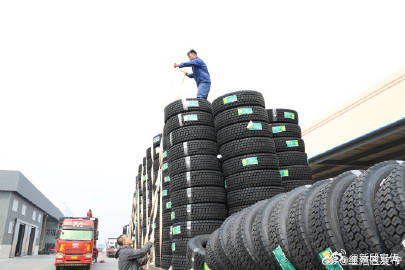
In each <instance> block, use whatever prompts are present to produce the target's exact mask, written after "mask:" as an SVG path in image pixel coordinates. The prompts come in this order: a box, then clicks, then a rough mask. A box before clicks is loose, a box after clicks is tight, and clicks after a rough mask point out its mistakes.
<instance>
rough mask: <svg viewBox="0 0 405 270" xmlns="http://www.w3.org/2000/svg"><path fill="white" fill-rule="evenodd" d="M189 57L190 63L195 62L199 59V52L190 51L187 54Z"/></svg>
mask: <svg viewBox="0 0 405 270" xmlns="http://www.w3.org/2000/svg"><path fill="white" fill-rule="evenodd" d="M187 56H188V59H190V61H191V60H194V59H196V58H197V52H196V51H195V50H190V51H189V52H188V53H187Z"/></svg>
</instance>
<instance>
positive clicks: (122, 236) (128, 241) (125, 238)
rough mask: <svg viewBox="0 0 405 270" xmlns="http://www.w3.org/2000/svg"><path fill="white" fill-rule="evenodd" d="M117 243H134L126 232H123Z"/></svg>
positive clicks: (126, 244)
mask: <svg viewBox="0 0 405 270" xmlns="http://www.w3.org/2000/svg"><path fill="white" fill-rule="evenodd" d="M117 243H118V245H120V246H130V245H132V241H131V239H129V237H128V236H126V235H125V234H121V235H120V236H119V237H118V238H117Z"/></svg>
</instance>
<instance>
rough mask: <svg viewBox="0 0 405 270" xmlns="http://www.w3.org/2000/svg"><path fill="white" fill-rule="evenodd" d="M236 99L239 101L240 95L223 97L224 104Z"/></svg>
mask: <svg viewBox="0 0 405 270" xmlns="http://www.w3.org/2000/svg"><path fill="white" fill-rule="evenodd" d="M235 101H238V97H237V96H235V95H233V96H227V97H224V98H223V102H224V104H228V103H232V102H235Z"/></svg>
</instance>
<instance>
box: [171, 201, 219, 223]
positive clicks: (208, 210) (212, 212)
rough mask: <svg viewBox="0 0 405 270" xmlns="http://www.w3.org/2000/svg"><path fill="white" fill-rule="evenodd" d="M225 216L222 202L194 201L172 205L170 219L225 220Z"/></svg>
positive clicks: (174, 221) (178, 220) (175, 221)
mask: <svg viewBox="0 0 405 270" xmlns="http://www.w3.org/2000/svg"><path fill="white" fill-rule="evenodd" d="M226 217H227V209H226V205H225V204H223V203H196V204H187V205H182V206H179V207H174V208H173V211H172V219H171V221H172V222H173V223H178V222H185V221H193V220H225V219H226Z"/></svg>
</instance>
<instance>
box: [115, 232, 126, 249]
mask: <svg viewBox="0 0 405 270" xmlns="http://www.w3.org/2000/svg"><path fill="white" fill-rule="evenodd" d="M123 236H126V235H125V234H121V235H120V236H118V238H117V243H118V245H120V246H122V245H123V244H124V239H122V238H123Z"/></svg>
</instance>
